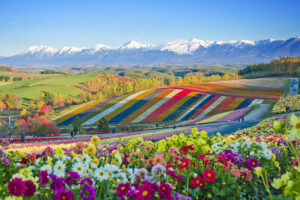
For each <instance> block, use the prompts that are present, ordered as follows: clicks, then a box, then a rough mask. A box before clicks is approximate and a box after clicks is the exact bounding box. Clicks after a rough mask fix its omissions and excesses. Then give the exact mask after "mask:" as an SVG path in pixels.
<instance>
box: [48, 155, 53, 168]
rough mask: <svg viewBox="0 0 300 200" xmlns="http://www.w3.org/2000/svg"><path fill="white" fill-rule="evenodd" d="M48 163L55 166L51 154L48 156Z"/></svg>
mask: <svg viewBox="0 0 300 200" xmlns="http://www.w3.org/2000/svg"><path fill="white" fill-rule="evenodd" d="M47 164H48V165H50V166H53V163H52V158H51V157H50V156H48V157H47Z"/></svg>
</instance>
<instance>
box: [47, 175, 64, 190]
mask: <svg viewBox="0 0 300 200" xmlns="http://www.w3.org/2000/svg"><path fill="white" fill-rule="evenodd" d="M49 177H50V178H51V179H52V184H51V189H52V190H54V191H57V190H62V189H64V190H65V179H64V178H58V177H57V176H55V175H54V174H50V175H49Z"/></svg>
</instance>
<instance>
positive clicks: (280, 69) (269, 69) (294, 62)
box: [239, 57, 300, 78]
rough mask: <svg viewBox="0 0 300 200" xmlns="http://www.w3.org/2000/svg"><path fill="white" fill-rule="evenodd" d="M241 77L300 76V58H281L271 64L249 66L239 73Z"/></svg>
mask: <svg viewBox="0 0 300 200" xmlns="http://www.w3.org/2000/svg"><path fill="white" fill-rule="evenodd" d="M239 75H242V76H251V77H253V78H254V77H263V76H286V75H288V76H300V57H295V58H294V57H281V58H280V59H279V60H272V61H271V62H270V63H259V64H254V65H248V66H247V67H246V68H244V69H241V70H240V71H239Z"/></svg>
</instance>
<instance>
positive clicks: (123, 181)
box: [118, 172, 128, 183]
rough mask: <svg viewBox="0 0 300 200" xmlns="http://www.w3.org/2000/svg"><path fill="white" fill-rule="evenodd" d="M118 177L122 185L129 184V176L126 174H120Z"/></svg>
mask: <svg viewBox="0 0 300 200" xmlns="http://www.w3.org/2000/svg"><path fill="white" fill-rule="evenodd" d="M118 177H120V179H121V183H127V182H128V179H127V176H126V173H125V172H122V173H119V174H118Z"/></svg>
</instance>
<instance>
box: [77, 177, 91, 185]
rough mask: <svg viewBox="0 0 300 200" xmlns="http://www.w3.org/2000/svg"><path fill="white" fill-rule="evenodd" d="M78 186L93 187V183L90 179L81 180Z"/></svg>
mask: <svg viewBox="0 0 300 200" xmlns="http://www.w3.org/2000/svg"><path fill="white" fill-rule="evenodd" d="M80 185H93V181H92V179H90V178H88V177H87V178H84V179H81V181H80Z"/></svg>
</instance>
